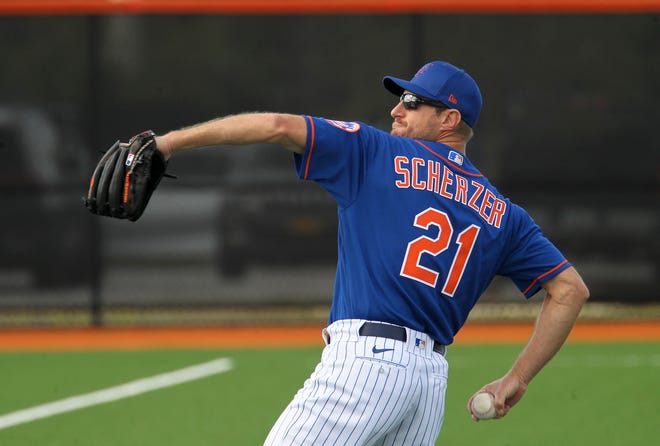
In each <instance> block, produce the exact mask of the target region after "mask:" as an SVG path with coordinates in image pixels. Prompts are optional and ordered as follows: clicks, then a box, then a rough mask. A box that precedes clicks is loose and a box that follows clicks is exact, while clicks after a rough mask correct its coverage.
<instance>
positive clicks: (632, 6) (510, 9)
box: [0, 0, 660, 15]
mask: <svg viewBox="0 0 660 446" xmlns="http://www.w3.org/2000/svg"><path fill="white" fill-rule="evenodd" d="M657 12H660V0H70V1H66V0H2V1H0V15H43V14H61V15H78V14H434V13H436V14H439V13H444V14H471V13H482V14H483V13H486V14H549V13H555V14H602V13H607V14H622V13H628V14H629V13H657Z"/></svg>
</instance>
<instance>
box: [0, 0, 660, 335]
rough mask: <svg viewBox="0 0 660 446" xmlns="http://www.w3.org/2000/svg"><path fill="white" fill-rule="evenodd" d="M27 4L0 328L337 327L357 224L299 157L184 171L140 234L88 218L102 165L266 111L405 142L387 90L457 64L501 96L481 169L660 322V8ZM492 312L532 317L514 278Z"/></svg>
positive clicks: (499, 289)
mask: <svg viewBox="0 0 660 446" xmlns="http://www.w3.org/2000/svg"><path fill="white" fill-rule="evenodd" d="M18 3H20V2H5V5H4V7H5V9H3V7H2V6H1V5H0V11H2V12H3V13H4V15H0V51H1V54H2V57H3V62H4V63H3V68H2V70H0V212H2V218H1V219H0V225H1V226H0V326H15V325H35V324H37V325H51V324H83V325H86V324H133V323H136V324H137V323H144V322H145V321H147V320H152V321H153V320H156V321H159V322H175V323H182V322H184V321H186V320H191V321H197V322H198V323H212V322H214V321H218V320H219V319H218V318H221V317H220V316H218V314H221V313H222V314H224V316H222V317H224V318H225V319H222V320H223V321H232V320H236V319H237V318H238V317H239V315H238V313H232V312H231V311H232V309H235V308H238V307H243V308H246V307H247V308H248V314H249V315H251V317H253V318H257V317H260V316H259V315H260V314H261V313H260V311H262V310H261V309H263V308H268V310H267V311H266V313H264V314H267V316H264V317H274V316H273V315H276V314H278V313H277V312H278V311H280V310H278V309H286V311H287V312H288V314H291V312H292V311H293V312H294V313H295V314H297V315H299V316H300V317H301V318H324V317H325V311H326V310H327V307H328V306H329V303H330V299H331V294H332V285H333V280H334V264H335V261H336V236H335V231H336V210H335V207H334V205H333V203H332V202H331V200H330V199H329V197H328V196H327V195H326V194H325V192H323V191H322V190H321V189H320V188H318V187H317V186H316V185H314V184H307V183H303V182H302V181H299V180H297V178H296V175H295V173H294V169H293V162H292V159H291V156H290V155H289V154H288V152H286V151H284V150H280V149H277V148H273V147H268V146H255V147H249V148H241V149H235V148H234V149H231V148H209V149H205V150H200V151H195V152H189V153H185V154H181V155H178V156H177V157H176V158H174V159H173V161H172V163H171V164H170V171H171V172H172V173H175V174H176V175H178V176H179V179H178V180H167V179H166V180H164V183H163V185H162V187H161V188H160V189H159V190H158V192H157V193H156V195H155V196H154V198H153V199H152V202H151V204H150V207H149V209H148V210H147V212H146V213H145V215H144V216H143V218H142V219H141V220H140V221H139V222H137V223H129V222H125V221H113V220H110V219H105V218H98V217H93V216H92V215H91V214H89V213H88V212H87V211H86V210H85V208H84V207H83V205H82V202H81V197H82V196H83V195H84V193H85V190H86V186H87V181H88V178H89V175H90V173H91V170H92V168H93V165H94V164H95V162H96V160H97V159H98V157H99V152H98V151H99V150H105V149H106V148H107V147H109V146H110V145H111V144H112V143H113V142H114V141H115V140H116V139H118V138H120V139H123V140H126V139H128V138H129V137H130V136H131V135H133V134H135V133H137V132H139V131H142V130H144V129H147V128H151V129H153V130H155V131H156V132H165V131H167V130H170V129H173V128H178V127H182V126H185V125H189V124H193V123H196V122H199V121H203V120H208V119H211V118H214V117H217V116H223V115H227V114H232V113H238V112H241V111H251V110H260V111H283V112H289V113H305V114H311V115H316V116H324V117H328V118H334V119H342V120H361V121H364V122H367V123H370V124H373V125H375V126H377V127H380V128H382V129H388V128H389V126H390V117H389V110H390V109H391V107H393V106H394V105H395V101H396V99H395V98H394V97H393V96H391V95H390V94H389V93H387V92H386V91H385V90H384V89H383V87H382V84H381V79H382V76H383V75H385V74H392V75H395V76H398V77H411V76H412V74H414V72H415V70H416V69H417V68H418V67H419V66H421V65H422V64H423V63H425V62H426V61H429V60H436V59H443V60H448V61H451V62H453V63H454V64H456V65H459V66H461V67H464V68H465V69H466V70H467V71H468V72H470V73H471V74H472V75H473V77H475V78H476V80H477V81H478V83H479V84H480V87H481V89H482V93H483V95H484V109H483V112H482V115H481V118H480V121H479V123H478V125H477V127H476V136H475V138H474V140H473V141H472V143H471V144H470V147H469V148H468V155H469V156H470V158H471V159H472V160H473V161H474V162H475V163H476V164H477V166H479V167H480V168H481V170H482V171H483V172H484V173H485V174H486V175H487V176H488V177H489V178H490V179H491V181H492V182H493V183H494V184H495V185H496V186H497V187H498V188H499V189H500V191H501V192H502V193H503V194H504V195H506V196H508V197H510V198H511V199H512V200H513V201H515V202H517V203H519V204H521V205H523V206H524V207H526V208H527V209H528V210H529V211H530V213H531V214H532V216H533V217H534V218H535V219H536V221H537V222H538V223H539V224H540V225H541V227H542V228H543V229H544V232H545V233H546V234H547V236H548V237H549V238H551V239H552V240H553V241H554V242H555V243H556V244H557V245H558V247H559V248H560V249H561V250H562V251H564V253H565V254H566V255H567V257H568V258H569V259H570V260H571V261H572V262H573V263H574V264H575V265H576V267H577V268H578V269H579V270H580V271H581V273H582V274H583V276H584V277H585V279H586V281H587V283H588V285H589V287H590V289H591V291H592V301H593V302H603V303H612V304H617V305H619V304H657V303H660V302H659V301H660V295H659V293H658V289H659V285H660V271H659V270H660V237H659V236H658V229H659V226H660V224H659V223H660V187H659V186H660V157H659V155H660V142H659V141H660V138H659V137H658V124H659V123H660V107H659V106H658V100H659V98H660V20H659V14H658V11H660V6H659V7H657V9H654V8H653V7H650V8H649V9H648V10H643V11H641V12H638V13H634V14H633V13H626V11H622V12H621V11H619V12H615V13H611V11H610V13H608V14H602V13H600V11H598V10H595V11H587V12H588V13H580V14H565V13H562V11H561V10H557V11H555V10H552V9H551V10H550V11H549V13H546V14H537V13H529V12H528V13H525V11H522V12H518V13H514V12H513V11H510V10H507V11H499V12H498V13H485V12H488V11H487V10H485V11H484V12H482V13H479V11H476V12H475V11H462V12H461V11H460V10H459V11H455V10H451V11H450V12H448V13H443V12H442V10H441V9H440V10H435V9H433V10H432V12H433V13H425V12H424V10H419V9H416V10H412V11H407V10H406V9H405V2H389V3H388V4H392V3H393V4H399V5H404V6H402V8H401V10H397V11H389V12H388V11H386V12H388V13H386V14H378V13H377V12H378V10H377V7H373V9H374V10H373V11H372V12H376V14H371V13H369V11H362V12H361V13H359V14H345V13H340V12H341V11H340V12H337V13H335V14H317V13H315V14H309V13H304V12H305V11H304V10H302V11H299V12H300V13H290V11H289V13H278V14H265V13H262V14H261V15H260V14H259V10H257V11H253V13H251V14H245V13H240V14H237V13H231V11H230V12H229V13H228V12H224V13H223V12H222V11H221V10H216V9H213V8H211V9H213V10H212V11H211V12H210V13H200V12H199V11H198V12H197V13H195V14H181V15H179V14H177V15H174V14H157V13H156V12H157V11H152V10H150V11H147V12H148V14H125V13H122V12H125V11H121V10H113V9H112V5H113V4H114V5H115V7H117V5H120V6H119V7H121V6H122V5H123V7H125V5H127V4H128V5H131V4H133V5H135V4H137V5H140V4H144V3H147V4H153V3H154V2H140V1H132V2H131V1H129V2H119V3H116V2H103V1H96V2H90V3H89V4H91V5H105V7H106V8H108V9H106V10H104V9H93V8H91V9H89V10H86V9H84V8H82V9H80V10H76V9H75V4H74V3H72V2H59V3H58V2H52V4H59V5H60V6H61V5H73V6H74V7H73V9H71V10H66V11H63V10H57V9H53V10H49V9H48V8H45V9H37V10H27V9H25V10H12V9H11V8H10V7H8V6H7V5H8V4H14V5H16V4H18ZM24 3H27V4H30V3H33V4H35V3H39V2H24ZM41 3H46V4H49V2H41ZM83 3H84V2H83ZM161 3H163V4H168V3H169V4H179V5H185V2H161ZM202 3H204V2H202ZM207 3H208V4H216V6H217V4H222V3H229V2H215V3H214V2H207ZM247 3H248V4H252V3H255V2H247ZM276 3H278V4H286V3H287V2H282V1H280V2H276ZM298 3H301V2H298ZM326 3H327V2H326ZM358 3H360V4H363V3H369V2H358ZM372 3H373V2H372ZM417 3H420V2H413V4H417ZM421 3H423V2H421ZM437 3H442V2H437ZM482 3H483V2H482ZM485 3H488V2H485ZM532 3H533V2H532ZM546 3H552V2H546ZM560 3H561V2H560ZM569 3H570V2H569ZM574 3H579V2H574ZM587 3H588V2H587ZM609 3H611V2H604V4H609ZM645 3H648V4H651V3H652V2H630V5H638V4H645ZM108 5H110V6H108ZM51 7H52V5H51ZM19 9H20V8H19ZM345 9H347V8H345ZM654 11H655V12H654ZM49 12H50V13H51V15H47V14H45V13H49ZM170 12H171V11H170ZM176 12H181V11H178V10H177V11H176ZM266 12H267V11H266ZM343 12H346V11H343ZM466 12H470V13H469V14H468V13H466ZM532 12H536V11H532ZM604 12H608V11H604ZM483 300H484V302H503V303H506V302H520V301H522V298H521V296H520V294H519V292H518V291H517V290H515V289H514V288H513V287H512V286H511V285H510V284H509V283H508V282H506V281H504V280H496V281H495V282H494V283H493V285H492V286H491V288H490V289H489V290H488V292H487V293H486V295H485V296H484V299H483ZM317 310H319V312H318V313H317V312H316V311H317ZM148 314H150V315H153V314H160V318H159V317H156V318H155V319H153V318H152V319H149V316H147V315H148ZM227 314H228V316H227Z"/></svg>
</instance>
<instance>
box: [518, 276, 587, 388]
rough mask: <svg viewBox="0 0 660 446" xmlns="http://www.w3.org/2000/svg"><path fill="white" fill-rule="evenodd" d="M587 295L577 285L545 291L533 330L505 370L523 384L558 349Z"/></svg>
mask: <svg viewBox="0 0 660 446" xmlns="http://www.w3.org/2000/svg"><path fill="white" fill-rule="evenodd" d="M587 297H588V292H587V291H586V288H584V289H582V288H581V287H568V288H562V289H560V290H551V291H549V293H548V295H547V297H546V298H545V301H544V302H543V306H542V308H541V311H540V313H539V315H538V317H537V320H536V326H535V328H534V333H533V334H532V336H531V338H530V340H529V342H528V343H527V345H526V346H525V348H524V350H523V351H522V352H521V354H520V355H519V356H518V358H517V359H516V361H515V362H514V364H513V366H512V367H511V370H510V372H509V373H510V374H513V375H514V376H517V377H518V378H519V380H520V381H521V382H522V383H524V384H525V385H527V384H529V382H530V381H531V380H532V379H533V378H534V377H535V376H536V375H537V374H538V373H539V371H541V369H542V368H543V367H544V366H545V365H546V364H547V363H548V362H549V361H550V360H551V359H552V357H553V356H554V355H555V354H556V353H557V352H558V351H559V350H560V348H561V347H562V345H563V344H564V342H565V341H566V338H567V337H568V335H569V334H570V332H571V330H572V328H573V326H574V325H575V321H576V320H577V317H578V315H579V313H580V310H581V308H582V305H583V304H584V302H585V300H586V298H587Z"/></svg>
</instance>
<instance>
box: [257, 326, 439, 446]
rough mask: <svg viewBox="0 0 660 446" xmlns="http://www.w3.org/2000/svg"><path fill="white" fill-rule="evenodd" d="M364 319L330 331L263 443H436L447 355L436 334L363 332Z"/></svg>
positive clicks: (266, 445) (429, 445) (427, 445)
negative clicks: (400, 336)
mask: <svg viewBox="0 0 660 446" xmlns="http://www.w3.org/2000/svg"><path fill="white" fill-rule="evenodd" d="M364 322H365V321H363V320H342V321H337V322H335V323H333V324H332V325H330V326H329V327H328V328H327V329H326V330H325V331H326V339H327V336H329V338H330V344H329V345H327V346H326V347H325V349H324V350H323V355H322V357H321V363H320V364H319V365H317V366H316V370H315V371H314V372H313V373H312V375H311V376H310V377H309V379H307V381H305V384H304V386H303V388H302V389H300V390H299V391H298V393H297V394H296V395H295V396H294V398H293V400H292V401H291V403H289V405H288V406H287V408H286V409H285V410H284V412H283V413H282V415H280V417H279V419H278V420H277V422H276V423H275V425H274V426H273V428H272V429H271V431H270V434H269V435H268V437H267V438H266V442H265V443H264V446H275V445H276V446H293V445H315V446H316V445H324V446H328V445H337V446H358V445H360V446H362V445H365V446H367V445H369V446H372V445H378V446H381V445H383V446H385V445H388V446H393V445H405V446H416V445H419V446H432V445H434V444H435V441H436V439H437V437H438V434H439V433H440V428H441V426H442V420H443V417H444V400H445V390H446V388H447V361H446V360H445V358H444V356H442V355H440V354H439V353H435V352H433V340H432V339H431V338H430V337H429V336H428V335H426V334H424V333H420V332H417V331H414V330H410V329H408V328H406V332H407V338H408V340H407V341H406V342H401V341H396V340H393V339H385V338H376V337H372V336H360V335H359V334H358V330H359V328H360V326H362V324H363V323H364Z"/></svg>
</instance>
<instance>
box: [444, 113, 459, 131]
mask: <svg viewBox="0 0 660 446" xmlns="http://www.w3.org/2000/svg"><path fill="white" fill-rule="evenodd" d="M460 123H461V112H460V111H458V110H456V109H455V108H450V109H449V110H445V113H444V118H443V120H442V125H443V127H445V128H446V129H447V130H456V129H458V126H459V124H460Z"/></svg>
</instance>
